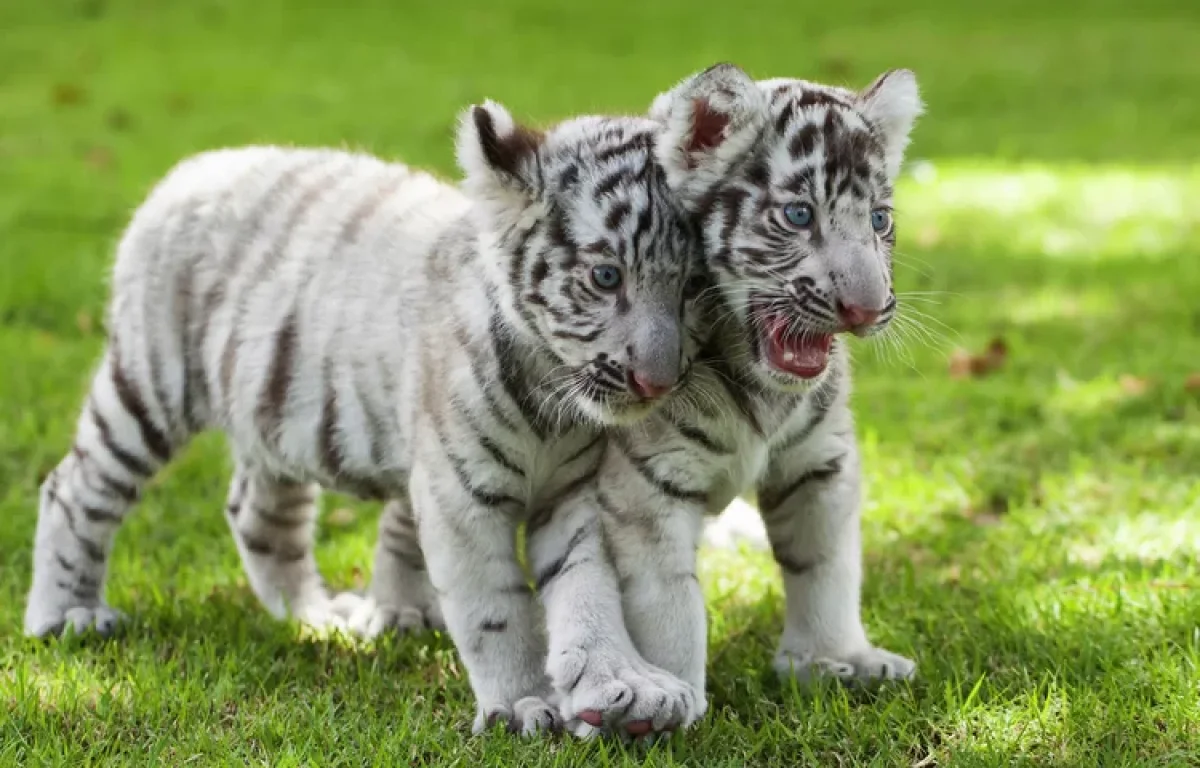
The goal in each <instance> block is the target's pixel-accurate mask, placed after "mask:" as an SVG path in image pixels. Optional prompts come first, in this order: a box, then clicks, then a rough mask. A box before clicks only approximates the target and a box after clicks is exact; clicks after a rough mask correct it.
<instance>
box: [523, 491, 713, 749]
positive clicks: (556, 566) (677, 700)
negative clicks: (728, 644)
mask: <svg viewBox="0 0 1200 768" xmlns="http://www.w3.org/2000/svg"><path fill="white" fill-rule="evenodd" d="M587 479H588V478H586V477H585V478H584V483H585V485H584V487H583V488H581V489H580V490H579V491H577V492H576V493H572V494H570V495H568V496H567V497H565V498H564V499H562V500H561V501H559V502H558V503H556V504H554V505H552V506H549V507H547V509H546V510H544V511H542V512H540V513H539V514H537V515H535V516H534V517H533V518H532V519H531V520H530V521H529V525H528V534H529V558H530V563H531V565H532V568H533V572H534V576H535V580H536V584H537V589H538V593H539V595H540V596H541V599H542V603H543V605H544V606H545V609H546V627H547V633H548V635H549V646H550V647H549V655H548V657H547V671H548V672H549V674H550V678H551V680H552V682H553V684H554V687H555V689H556V691H558V693H559V694H560V695H561V697H562V701H561V712H562V715H563V717H564V719H565V720H567V721H568V722H571V723H572V727H573V730H574V731H575V733H576V734H577V735H581V736H589V735H592V734H593V733H594V732H595V729H597V728H600V727H602V726H604V725H608V726H615V727H617V728H620V729H622V730H624V731H626V732H627V733H629V734H631V735H634V736H640V735H644V734H646V733H649V732H650V731H652V730H653V731H667V730H674V729H675V728H678V727H681V726H683V727H686V726H687V725H690V724H691V723H692V722H693V721H694V720H695V719H696V718H698V717H699V716H700V714H702V713H703V706H702V705H703V699H702V694H698V692H697V691H696V689H694V688H692V687H691V686H689V685H687V684H686V683H684V682H683V681H681V680H679V679H677V678H675V677H673V676H671V675H669V674H667V673H666V672H664V671H663V670H661V669H658V668H656V667H652V666H651V665H649V664H647V663H646V662H645V661H643V660H642V657H641V656H639V655H638V653H637V651H636V650H635V649H634V646H633V642H632V640H631V639H630V637H629V634H628V632H627V631H626V629H625V621H624V618H623V617H622V614H621V594H620V587H619V584H618V582H617V576H616V573H615V572H614V570H613V567H612V564H611V563H610V562H609V557H608V552H607V551H606V547H605V543H604V531H603V529H602V528H601V524H600V519H599V513H598V509H597V503H596V500H595V499H596V489H595V488H594V487H593V486H591V485H590V484H586V481H587Z"/></svg>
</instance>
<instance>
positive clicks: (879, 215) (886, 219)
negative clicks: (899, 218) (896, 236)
mask: <svg viewBox="0 0 1200 768" xmlns="http://www.w3.org/2000/svg"><path fill="white" fill-rule="evenodd" d="M871 229H873V230H875V232H876V234H878V235H886V234H887V233H888V232H890V231H891V229H892V212H891V211H889V210H888V209H886V208H876V209H875V210H873V211H871Z"/></svg>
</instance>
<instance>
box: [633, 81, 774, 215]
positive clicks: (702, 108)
mask: <svg viewBox="0 0 1200 768" xmlns="http://www.w3.org/2000/svg"><path fill="white" fill-rule="evenodd" d="M765 118H766V97H765V96H764V95H763V93H762V90H761V89H760V88H759V87H758V85H757V84H756V83H755V82H754V80H752V79H751V78H750V76H749V75H747V74H746V73H745V72H743V71H742V70H741V69H739V68H738V67H736V66H734V65H733V64H728V63H722V64H715V65H713V66H711V67H709V68H708V69H706V70H704V71H703V72H698V73H696V74H694V75H692V76H690V77H688V78H686V79H684V80H683V81H682V82H680V83H679V84H678V85H676V86H675V87H674V88H672V89H671V90H669V91H667V92H666V93H662V94H659V96H658V97H657V98H655V100H654V103H653V104H651V105H650V119H651V120H654V121H655V122H657V123H658V124H659V125H660V126H661V127H662V129H661V131H660V133H659V135H658V137H657V139H656V146H655V154H656V156H657V158H658V162H659V164H660V165H661V166H662V167H663V170H664V171H665V172H666V177H667V183H668V184H669V185H670V186H671V189H672V190H673V191H674V192H675V194H676V195H677V196H678V197H679V198H680V200H681V201H682V202H683V204H684V206H685V207H687V208H688V209H689V210H694V209H695V207H696V206H697V204H698V203H699V200H700V198H701V197H702V196H703V194H704V193H705V192H706V191H707V190H708V189H710V188H711V187H712V186H713V185H714V184H716V183H717V182H718V181H720V180H721V179H722V178H724V176H725V174H726V172H727V171H728V170H729V167H730V166H731V165H733V163H735V162H737V161H738V160H739V159H741V157H742V156H743V155H744V154H745V153H746V152H748V151H749V149H750V147H751V145H752V144H753V142H754V139H755V137H756V136H757V135H758V131H759V128H760V126H761V125H762V122H763V120H764V119H765Z"/></svg>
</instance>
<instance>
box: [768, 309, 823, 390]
mask: <svg viewBox="0 0 1200 768" xmlns="http://www.w3.org/2000/svg"><path fill="white" fill-rule="evenodd" d="M789 329H791V331H790V332H789ZM763 342H764V347H765V353H766V356H767V362H769V363H770V364H771V367H772V368H774V369H776V370H778V371H782V372H784V373H788V374H791V375H792V376H799V377H800V378H802V379H812V378H815V377H817V376H820V375H821V373H822V372H824V370H825V367H826V366H827V365H829V350H830V349H831V348H832V347H833V336H832V335H831V334H828V333H810V332H807V331H801V332H799V333H796V332H795V329H794V328H793V327H792V324H791V323H789V322H788V320H787V319H786V318H783V317H779V316H778V315H775V316H772V317H768V318H767V319H766V333H765V334H764V339H763Z"/></svg>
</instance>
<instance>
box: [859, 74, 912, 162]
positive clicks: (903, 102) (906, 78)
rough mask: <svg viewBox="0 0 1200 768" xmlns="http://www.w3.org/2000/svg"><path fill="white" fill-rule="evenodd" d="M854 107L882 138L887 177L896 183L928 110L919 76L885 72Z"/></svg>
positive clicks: (862, 93) (863, 93) (861, 95)
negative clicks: (914, 132)
mask: <svg viewBox="0 0 1200 768" xmlns="http://www.w3.org/2000/svg"><path fill="white" fill-rule="evenodd" d="M855 106H856V107H857V108H858V111H859V112H860V113H861V114H862V116H863V117H864V118H866V120H867V122H868V123H870V124H871V125H872V126H873V127H874V128H875V130H876V131H878V133H879V136H880V138H881V139H883V156H884V162H885V164H886V165H887V175H888V178H889V179H892V180H895V178H896V176H897V175H898V174H899V173H900V165H901V164H902V163H903V162H904V150H905V149H907V148H908V142H909V134H911V133H912V129H913V125H914V124H915V123H916V122H917V118H918V117H920V116H921V113H922V112H924V111H925V106H924V104H922V103H921V93H920V91H919V89H918V88H917V76H916V75H915V74H913V72H912V70H908V69H893V70H889V71H887V72H884V73H883V74H882V75H880V76H879V77H877V78H875V82H873V83H871V84H870V85H868V86H867V87H866V88H865V89H863V91H862V92H861V93H859V94H858V97H857V98H856V99H855Z"/></svg>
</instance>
